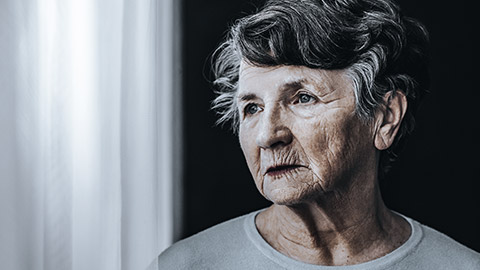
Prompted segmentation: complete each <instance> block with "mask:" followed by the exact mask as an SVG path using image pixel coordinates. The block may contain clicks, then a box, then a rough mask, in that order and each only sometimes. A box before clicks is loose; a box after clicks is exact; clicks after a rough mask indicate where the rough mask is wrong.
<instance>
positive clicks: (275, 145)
mask: <svg viewBox="0 0 480 270" xmlns="http://www.w3.org/2000/svg"><path fill="white" fill-rule="evenodd" d="M282 144H285V143H284V142H282V141H278V142H274V143H273V144H272V145H270V148H275V147H277V146H280V145H282Z"/></svg>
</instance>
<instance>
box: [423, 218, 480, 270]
mask: <svg viewBox="0 0 480 270" xmlns="http://www.w3.org/2000/svg"><path fill="white" fill-rule="evenodd" d="M420 226H421V228H422V231H423V239H422V241H421V242H420V243H419V246H418V248H417V251H416V252H417V253H419V254H417V255H419V256H421V257H423V258H426V259H427V260H429V264H431V265H432V266H438V268H437V269H480V253H478V252H476V251H474V250H472V249H470V248H468V247H466V246H464V245H462V244H460V243H459V242H457V241H455V240H453V239H452V238H450V237H448V236H447V235H445V234H443V233H441V232H439V231H437V230H435V229H432V228H430V227H428V226H425V225H420Z"/></svg>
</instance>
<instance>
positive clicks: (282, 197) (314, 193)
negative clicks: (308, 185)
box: [264, 187, 322, 206]
mask: <svg viewBox="0 0 480 270" xmlns="http://www.w3.org/2000/svg"><path fill="white" fill-rule="evenodd" d="M321 193H322V192H321V191H318V190H304V189H299V188H294V187H285V188H277V189H273V190H270V191H269V190H265V194H264V196H265V198H266V199H267V200H269V201H271V202H272V203H274V204H277V205H285V206H294V205H299V204H302V203H305V202H308V201H310V200H312V199H313V198H315V197H318V196H320V195H321Z"/></svg>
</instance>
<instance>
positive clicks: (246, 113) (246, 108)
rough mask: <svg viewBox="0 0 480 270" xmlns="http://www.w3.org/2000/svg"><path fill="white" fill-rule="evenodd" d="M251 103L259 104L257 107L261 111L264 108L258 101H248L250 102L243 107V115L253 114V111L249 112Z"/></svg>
mask: <svg viewBox="0 0 480 270" xmlns="http://www.w3.org/2000/svg"><path fill="white" fill-rule="evenodd" d="M250 105H255V106H257V107H258V110H257V112H259V111H260V110H262V107H261V106H260V105H259V104H258V103H255V102H248V103H246V104H245V106H243V108H242V112H243V115H244V116H248V115H253V114H252V113H249V112H247V110H248V108H249V107H250ZM257 112H256V113H257Z"/></svg>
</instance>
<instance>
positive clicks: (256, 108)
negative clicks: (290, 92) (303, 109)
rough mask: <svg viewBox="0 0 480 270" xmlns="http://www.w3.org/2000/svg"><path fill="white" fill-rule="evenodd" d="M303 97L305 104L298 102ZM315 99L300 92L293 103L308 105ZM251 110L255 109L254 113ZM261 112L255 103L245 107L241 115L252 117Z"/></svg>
mask: <svg viewBox="0 0 480 270" xmlns="http://www.w3.org/2000/svg"><path fill="white" fill-rule="evenodd" d="M303 96H306V97H308V98H309V100H308V101H307V102H300V100H301V98H302V97H303ZM316 100H317V99H316V98H315V97H314V96H312V95H310V94H307V93H304V92H301V93H298V94H297V95H296V101H295V103H299V104H309V103H312V102H315V101H316ZM252 108H255V111H254V112H252V111H251V109H252ZM260 110H261V108H260V106H258V104H256V103H249V104H247V105H246V106H245V108H244V109H243V113H244V115H246V116H248V115H253V114H256V113H257V112H259V111H260Z"/></svg>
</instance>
